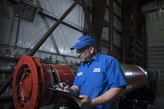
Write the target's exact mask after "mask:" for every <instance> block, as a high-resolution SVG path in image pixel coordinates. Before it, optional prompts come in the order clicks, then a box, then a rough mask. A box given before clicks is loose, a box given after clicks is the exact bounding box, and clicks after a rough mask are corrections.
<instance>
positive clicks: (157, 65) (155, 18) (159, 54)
mask: <svg viewBox="0 0 164 109" xmlns="http://www.w3.org/2000/svg"><path fill="white" fill-rule="evenodd" d="M159 10H160V9H158V10H156V11H153V12H148V13H146V22H147V35H148V45H147V46H148V69H149V70H156V71H157V72H159V73H160V74H159V79H158V80H156V82H158V81H159V84H158V86H159V92H158V93H159V96H160V97H162V98H164V93H163V91H164V11H163V10H162V11H159Z"/></svg>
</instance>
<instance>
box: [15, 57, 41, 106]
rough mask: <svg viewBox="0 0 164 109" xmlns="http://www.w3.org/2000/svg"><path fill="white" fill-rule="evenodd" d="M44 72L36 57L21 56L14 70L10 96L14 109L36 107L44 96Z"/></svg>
mask: <svg viewBox="0 0 164 109" xmlns="http://www.w3.org/2000/svg"><path fill="white" fill-rule="evenodd" d="M43 84H44V73H43V70H42V67H41V64H40V62H39V61H38V59H37V58H34V57H30V56H24V57H22V58H21V59H20V60H19V62H18V64H17V66H16V69H15V71H14V76H13V82H12V96H13V102H14V106H15V108H16V109H34V108H35V109H36V108H37V107H38V106H39V105H40V104H39V103H40V102H41V100H43V97H44V85H43Z"/></svg>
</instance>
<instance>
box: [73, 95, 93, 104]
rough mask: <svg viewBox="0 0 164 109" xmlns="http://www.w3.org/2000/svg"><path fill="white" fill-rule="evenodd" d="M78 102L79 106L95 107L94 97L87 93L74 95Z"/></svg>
mask: <svg viewBox="0 0 164 109" xmlns="http://www.w3.org/2000/svg"><path fill="white" fill-rule="evenodd" d="M73 98H74V100H75V101H76V102H77V104H78V105H79V107H93V104H92V99H91V98H89V97H88V96H85V95H80V96H79V97H73Z"/></svg>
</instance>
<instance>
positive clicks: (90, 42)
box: [71, 35, 96, 50]
mask: <svg viewBox="0 0 164 109" xmlns="http://www.w3.org/2000/svg"><path fill="white" fill-rule="evenodd" d="M86 46H96V43H95V40H94V38H93V37H92V36H90V35H85V36H81V37H80V38H79V39H78V40H77V41H76V44H75V45H74V46H72V47H71V50H74V49H81V48H84V47H86Z"/></svg>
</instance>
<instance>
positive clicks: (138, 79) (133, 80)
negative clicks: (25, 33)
mask: <svg viewBox="0 0 164 109" xmlns="http://www.w3.org/2000/svg"><path fill="white" fill-rule="evenodd" d="M121 67H122V71H123V74H124V76H125V79H126V81H127V87H126V91H125V94H127V93H129V92H131V91H134V90H136V89H138V88H141V87H143V86H144V85H145V84H146V82H147V73H146V71H145V70H144V69H142V68H141V67H139V66H135V65H121ZM74 76H75V75H74V72H73V71H72V69H71V68H70V67H68V66H66V65H56V64H43V63H40V61H39V60H38V59H37V58H35V57H32V56H23V57H22V58H21V59H20V60H19V62H18V63H17V66H16V69H15V71H14V76H13V82H12V96H13V102H14V106H15V108H16V109H37V108H39V107H40V106H42V105H44V104H45V105H46V104H48V103H50V102H51V101H52V99H56V98H57V93H54V92H53V91H52V90H50V89H49V88H50V87H53V85H54V84H55V83H60V82H66V83H67V84H68V85H70V86H71V85H72V84H73V80H74Z"/></svg>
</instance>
